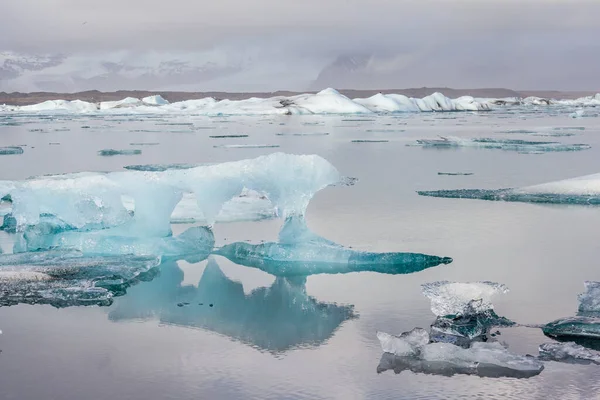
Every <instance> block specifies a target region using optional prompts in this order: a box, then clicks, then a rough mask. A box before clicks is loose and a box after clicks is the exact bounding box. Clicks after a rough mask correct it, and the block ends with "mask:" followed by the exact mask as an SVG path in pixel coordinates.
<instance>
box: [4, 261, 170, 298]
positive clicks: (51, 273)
mask: <svg viewBox="0 0 600 400" xmlns="http://www.w3.org/2000/svg"><path fill="white" fill-rule="evenodd" d="M159 263H160V259H159V258H157V257H137V256H131V255H120V256H116V257H89V256H84V255H83V254H82V253H80V252H76V251H57V250H51V251H46V252H36V253H22V254H2V255H0V306H10V305H15V304H19V303H27V304H50V305H52V306H54V307H68V306H76V305H103V306H106V305H110V304H111V303H112V301H113V297H115V296H120V295H123V294H125V292H126V290H127V288H129V287H130V286H132V285H133V284H136V283H138V282H140V281H143V280H147V279H151V278H152V276H153V270H154V269H155V267H157V266H158V265H159Z"/></svg>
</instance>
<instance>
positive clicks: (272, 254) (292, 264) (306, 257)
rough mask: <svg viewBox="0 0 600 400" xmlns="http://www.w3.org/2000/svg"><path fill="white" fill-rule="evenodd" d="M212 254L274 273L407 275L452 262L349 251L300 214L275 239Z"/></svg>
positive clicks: (228, 247)
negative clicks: (313, 229)
mask: <svg viewBox="0 0 600 400" xmlns="http://www.w3.org/2000/svg"><path fill="white" fill-rule="evenodd" d="M215 253H216V254H218V255H221V256H224V257H226V258H228V259H229V260H231V261H233V262H234V263H236V264H240V265H245V266H248V267H253V268H258V269H260V270H262V271H265V272H267V273H269V274H271V275H275V276H305V275H313V274H337V273H348V272H359V271H373V272H380V273H386V274H408V273H412V272H417V271H422V270H424V269H426V268H430V267H434V266H437V265H440V264H448V263H450V262H452V259H451V258H449V257H437V256H431V255H426V254H418V253H372V252H364V251H356V250H352V249H349V248H346V247H343V246H342V245H339V244H337V243H334V242H331V241H329V240H327V239H325V238H322V237H320V236H318V235H316V234H315V233H313V232H311V231H310V230H309V229H308V227H307V226H306V222H305V220H304V218H303V217H290V218H288V219H286V221H285V223H284V225H283V227H282V229H281V231H280V233H279V241H278V242H268V243H261V244H250V243H245V242H237V243H231V244H228V245H225V246H223V247H221V248H220V249H218V250H217V251H216V252H215Z"/></svg>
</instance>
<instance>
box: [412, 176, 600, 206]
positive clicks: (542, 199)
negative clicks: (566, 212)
mask: <svg viewBox="0 0 600 400" xmlns="http://www.w3.org/2000/svg"><path fill="white" fill-rule="evenodd" d="M417 193H418V194H419V195H421V196H433V197H445V198H458V199H480V200H494V201H518V202H527V203H555V204H580V205H599V204H600V174H593V175H586V176H581V177H578V178H572V179H565V180H561V181H556V182H549V183H544V184H541V185H534V186H526V187H523V188H518V189H496V190H486V189H456V190H434V191H419V192H417Z"/></svg>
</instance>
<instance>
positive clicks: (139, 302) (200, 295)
mask: <svg viewBox="0 0 600 400" xmlns="http://www.w3.org/2000/svg"><path fill="white" fill-rule="evenodd" d="M182 282H183V272H182V271H181V269H179V267H178V266H177V264H176V263H174V262H167V263H163V264H162V265H161V266H160V271H159V274H158V276H157V277H156V278H155V279H154V280H152V281H151V282H145V283H143V284H140V285H137V286H135V287H132V288H131V289H130V290H128V293H127V296H124V297H120V298H118V299H115V302H114V304H113V306H112V307H111V308H110V310H109V313H108V318H109V320H111V321H114V322H123V321H131V320H140V319H142V320H157V321H158V322H159V323H160V324H161V325H176V326H179V327H188V328H194V329H204V330H207V331H211V332H216V333H218V334H220V335H223V336H225V337H228V338H230V339H232V340H235V341H238V342H241V343H244V344H247V345H249V346H252V347H254V348H258V349H262V350H266V351H270V352H275V353H280V352H285V351H288V350H291V349H294V348H299V347H301V348H307V347H316V346H319V345H321V344H322V343H324V342H325V341H326V340H327V339H329V338H330V337H331V336H332V335H333V334H334V333H335V331H336V330H337V329H338V327H339V326H340V325H341V324H342V323H343V322H344V321H347V320H351V319H354V318H357V315H356V314H355V312H354V310H353V307H352V306H348V305H338V304H334V303H323V302H320V301H318V300H317V299H315V298H313V297H310V296H308V294H307V293H306V280H305V279H302V278H301V279H289V278H276V279H275V281H274V282H273V284H272V285H271V286H269V287H261V288H257V289H255V290H253V291H252V292H250V293H249V294H245V293H244V288H243V286H242V284H241V283H240V282H237V281H233V280H231V279H229V278H228V277H227V276H225V274H224V273H223V272H222V271H221V269H220V267H219V266H218V264H217V262H216V261H215V260H214V259H213V258H212V257H211V258H209V260H208V265H207V266H206V268H205V269H204V272H203V273H202V277H201V278H200V281H199V282H198V284H197V285H183V284H182Z"/></svg>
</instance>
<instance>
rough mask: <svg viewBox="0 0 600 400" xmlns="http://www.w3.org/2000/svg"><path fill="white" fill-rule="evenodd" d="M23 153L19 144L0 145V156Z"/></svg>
mask: <svg viewBox="0 0 600 400" xmlns="http://www.w3.org/2000/svg"><path fill="white" fill-rule="evenodd" d="M12 154H23V148H22V147H19V146H8V147H0V156H6V155H12Z"/></svg>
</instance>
